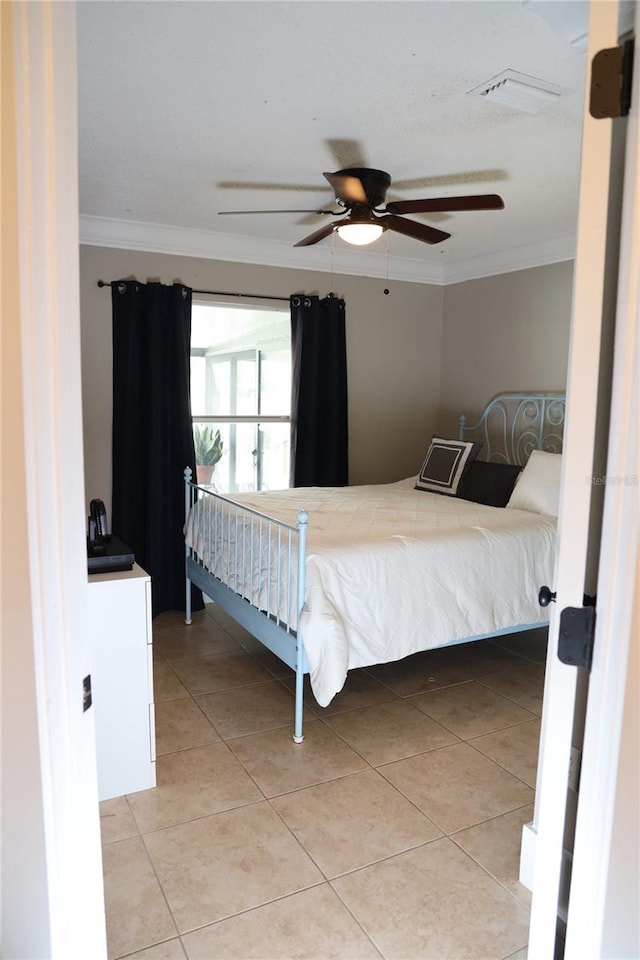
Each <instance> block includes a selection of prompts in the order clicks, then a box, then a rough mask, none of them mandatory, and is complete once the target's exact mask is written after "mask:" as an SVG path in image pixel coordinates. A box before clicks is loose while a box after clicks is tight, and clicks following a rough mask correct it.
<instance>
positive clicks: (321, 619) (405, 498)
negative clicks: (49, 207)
mask: <svg viewBox="0 0 640 960" xmlns="http://www.w3.org/2000/svg"><path fill="white" fill-rule="evenodd" d="M413 482H414V481H413V479H411V480H409V481H407V480H404V481H400V482H398V483H391V484H382V485H376V486H360V487H335V488H334V487H327V488H325V487H304V488H296V489H293V490H281V491H275V492H261V493H259V494H253V495H248V494H243V495H242V497H239V498H234V499H238V500H240V501H241V502H242V503H244V504H247V505H248V506H253V507H255V508H256V509H259V510H261V511H262V512H264V513H266V514H269V515H271V516H273V517H276V518H278V519H281V520H285V521H286V522H287V523H290V524H292V525H295V523H296V516H297V513H298V511H299V510H300V509H302V508H304V509H306V510H307V511H308V513H309V528H308V539H307V566H306V577H307V582H306V603H305V607H304V610H303V614H302V617H301V622H300V630H301V636H302V639H303V643H304V648H305V652H306V655H307V660H308V663H309V667H310V679H311V686H312V689H313V693H314V695H315V697H316V699H317V701H318V703H319V704H320V705H321V706H326V705H327V704H328V703H329V702H330V701H331V699H332V697H334V696H335V694H336V693H338V692H339V691H340V690H341V689H342V686H343V684H344V682H345V679H346V676H347V671H348V670H350V669H352V668H354V667H364V666H371V665H372V664H376V663H384V662H387V661H390V660H398V659H400V658H402V657H405V656H407V655H409V654H411V653H416V652H417V651H420V650H426V649H430V648H435V647H441V646H445V645H447V644H451V643H453V642H455V641H456V640H460V639H462V638H466V637H472V636H477V635H482V634H490V633H494V632H496V631H499V630H504V629H506V628H509V627H514V626H517V625H519V624H529V623H531V624H533V623H537V622H544V620H545V614H544V611H543V610H541V608H540V606H539V605H538V589H539V587H540V586H541V585H542V584H544V583H551V582H552V579H553V564H554V555H555V533H556V520H555V519H554V518H552V517H545V516H541V515H539V514H535V513H530V512H528V511H524V510H512V509H506V508H504V509H501V508H496V507H485V506H482V505H480V504H475V503H470V502H468V501H466V500H460V499H457V498H455V497H446V496H441V495H439V494H435V493H426V492H423V491H418V490H414V489H413ZM187 544H188V545H190V546H193V547H194V548H195V549H196V550H198V552H199V553H200V555H201V556H202V555H203V552H206V550H204V547H203V540H202V537H200V538H199V537H197V536H194V533H193V531H192V530H191V526H190V524H188V525H187Z"/></svg>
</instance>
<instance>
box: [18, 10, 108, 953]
mask: <svg viewBox="0 0 640 960" xmlns="http://www.w3.org/2000/svg"><path fill="white" fill-rule="evenodd" d="M2 7H3V10H2V14H3V27H5V28H7V29H4V30H3V37H2V47H3V54H5V55H8V57H9V59H10V60H11V61H12V62H13V66H14V72H13V75H10V74H9V73H8V72H7V73H5V71H4V70H3V81H7V83H6V87H5V86H4V85H3V108H4V107H5V106H6V105H7V104H8V105H9V110H8V111H7V113H8V115H9V116H8V117H5V116H4V115H3V144H2V149H3V160H4V155H5V151H6V152H7V154H10V156H11V160H10V167H12V168H13V170H14V176H13V187H14V191H15V207H14V204H13V203H12V204H10V205H9V208H8V209H11V211H12V212H13V210H14V209H15V214H16V215H15V218H14V219H12V233H11V235H10V236H9V237H8V238H7V237H6V236H5V233H4V230H5V221H4V212H5V211H4V208H3V240H6V239H9V240H10V243H11V249H12V265H13V271H12V277H11V281H12V283H13V284H14V286H15V288H16V289H17V294H16V296H15V298H14V301H13V302H12V307H13V309H12V312H11V314H10V315H8V316H5V314H4V313H3V318H2V322H3V328H4V326H5V324H7V327H9V328H10V329H11V331H12V334H14V336H13V339H12V343H13V344H14V349H15V351H16V355H17V363H16V367H17V369H16V370H15V380H16V384H17V387H16V393H17V395H16V400H15V405H14V407H13V409H5V408H4V407H3V411H2V420H3V427H4V426H5V424H8V426H9V429H10V431H11V433H12V436H13V437H14V443H13V448H12V449H13V454H14V456H18V457H19V462H18V463H17V464H15V469H16V470H17V471H18V474H19V476H21V477H23V478H24V490H23V491H21V492H22V496H21V497H20V498H18V499H17V501H16V504H15V506H14V508H13V509H14V511H15V513H16V514H19V513H20V507H21V505H22V502H23V501H24V503H25V505H28V509H25V511H24V519H23V520H21V521H20V520H18V521H17V522H16V521H15V518H14V517H12V518H11V520H12V523H15V525H16V531H15V534H14V536H15V539H14V543H13V544H12V545H11V548H12V554H13V558H15V561H14V562H16V563H19V562H20V561H21V560H22V559H23V560H24V567H25V571H28V583H27V585H26V586H25V585H24V583H23V591H22V592H23V595H26V597H27V604H28V605H27V606H26V608H25V607H24V606H23V611H22V618H23V622H26V623H28V624H30V629H29V628H28V627H27V628H26V629H22V630H21V631H20V632H19V633H18V632H17V631H16V633H14V635H13V636H12V637H10V638H7V637H5V636H4V635H3V638H2V640H3V648H4V649H6V647H4V645H5V644H7V646H8V644H9V641H13V642H14V643H16V642H19V643H20V644H21V645H22V648H23V654H24V657H23V662H24V663H28V664H30V665H31V666H30V669H31V672H32V677H33V683H32V687H33V685H35V690H33V689H32V690H31V692H30V694H29V697H30V699H31V702H32V714H33V718H34V736H33V737H31V738H30V739H27V738H25V739H24V741H23V749H24V753H25V761H26V763H27V765H28V766H29V767H30V768H31V767H33V768H34V769H35V770H36V771H37V774H36V777H35V785H34V787H33V789H34V790H37V791H38V797H37V801H38V802H37V803H35V804H34V803H31V802H24V803H23V807H22V810H21V811H20V809H19V808H17V804H15V803H14V804H13V805H12V806H11V808H10V809H12V810H13V811H14V812H17V814H18V815H20V814H21V816H18V817H17V819H16V820H15V821H11V822H10V823H9V824H7V822H6V820H4V821H3V827H5V828H6V827H7V826H8V827H9V831H10V833H11V836H10V838H9V837H7V838H6V840H5V837H4V836H3V850H2V852H3V883H2V888H3V889H2V895H3V917H2V936H3V943H2V952H3V956H7V957H9V956H12V957H26V956H36V955H37V956H38V957H41V956H43V954H42V953H41V952H40V950H41V949H44V945H45V944H46V945H47V946H46V948H47V953H46V956H47V957H51V958H54V960H86V958H87V957H91V958H96V960H102V958H104V957H106V937H105V918H104V893H103V884H102V855H101V844H100V823H99V813H98V791H97V775H96V763H95V737H94V724H93V711H92V710H91V709H89V710H86V711H84V710H83V679H84V678H85V677H86V676H87V675H89V674H90V672H91V663H90V659H89V657H90V645H89V644H88V642H87V636H86V624H87V618H86V599H87V592H88V584H87V568H86V547H85V517H84V509H85V494H84V471H83V447H82V396H81V363H80V304H79V290H80V283H79V239H78V219H79V217H78V209H79V207H78V163H77V94H76V29H75V16H76V10H75V3H58V2H52V0H41V2H32V3H23V2H19V0H18V2H10V3H3V4H2ZM5 97H6V99H5ZM4 134H7V137H6V138H5V136H4ZM3 176H4V173H3ZM3 182H4V181H3ZM3 206H4V198H3ZM16 269H17V273H18V275H17V276H16V275H15V271H16ZM4 332H5V331H4V329H3V336H4ZM12 466H13V465H12V464H5V463H3V470H4V469H8V470H11V469H12ZM3 520H4V518H3ZM12 554H11V553H10V552H8V553H5V544H4V542H3V560H7V557H12ZM10 575H11V571H5V570H4V569H3V585H6V584H8V583H9V577H10ZM7 602H8V605H10V604H12V603H13V602H14V598H13V597H9V598H7ZM3 605H4V598H3ZM3 614H4V609H3ZM3 652H4V651H3ZM22 680H23V677H22V676H20V677H16V678H15V682H16V683H21V682H22ZM14 706H16V709H17V705H14ZM3 708H4V704H3ZM4 745H5V742H4V740H3V747H4ZM12 747H13V749H12V750H11V753H12V754H13V753H14V752H15V744H12ZM12 759H13V757H12ZM3 769H4V765H3ZM10 769H11V771H12V772H13V771H14V769H15V767H14V766H13V765H12V766H11V767H10ZM2 787H3V799H4V798H5V797H7V796H8V797H9V798H12V799H15V798H18V800H19V797H20V795H21V792H23V791H24V782H23V781H22V780H20V779H18V778H16V777H15V776H14V777H13V778H12V779H11V780H9V782H6V778H5V780H4V781H3V785H2ZM31 799H32V798H29V801H31ZM16 808H17V810H16ZM30 831H34V832H35V833H38V834H39V835H40V836H42V838H43V842H42V844H41V846H40V847H39V848H38V849H34V848H33V847H32V848H31V849H30V853H31V854H32V856H31V858H30V859H29V861H28V862H26V863H25V862H24V861H22V860H20V859H19V857H18V856H17V853H18V852H19V850H18V846H17V842H16V836H15V835H14V834H15V833H16V832H17V833H18V834H25V835H28V834H29V832H30ZM9 839H10V843H9V842H7V841H8V840H9ZM18 840H19V837H18ZM5 855H6V856H5ZM7 858H8V859H7ZM43 877H44V878H46V890H47V897H46V902H43V901H42V900H41V901H37V900H36V899H35V898H33V899H32V900H31V901H30V899H29V886H30V884H31V885H33V886H34V887H36V886H38V885H39V884H40V883H41V881H42V878H43ZM14 890H15V891H18V893H17V894H15V893H14ZM12 897H13V900H12ZM12 908H13V909H12ZM35 943H39V944H41V945H42V946H41V947H40V948H39V949H38V952H37V953H34V952H33V951H34V947H33V945H34V944H35Z"/></svg>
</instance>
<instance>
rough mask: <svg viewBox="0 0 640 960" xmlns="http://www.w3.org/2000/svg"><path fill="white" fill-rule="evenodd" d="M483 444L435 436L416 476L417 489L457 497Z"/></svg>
mask: <svg viewBox="0 0 640 960" xmlns="http://www.w3.org/2000/svg"><path fill="white" fill-rule="evenodd" d="M481 446H482V444H481V443H477V442H472V441H466V440H447V439H445V438H444V437H433V439H432V440H431V445H430V447H429V450H428V451H427V455H426V457H425V460H424V463H423V464H422V467H421V468H420V473H419V474H418V476H417V477H416V484H415V489H416V490H427V491H428V492H429V493H444V494H446V495H447V496H449V497H455V496H456V493H457V490H458V484H459V483H460V480H461V478H462V476H463V475H464V472H465V470H466V469H467V466H468V464H469V463H471V461H472V460H474V459H475V458H476V457H477V456H478V451H479V450H480V447H481Z"/></svg>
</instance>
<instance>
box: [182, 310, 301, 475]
mask: <svg viewBox="0 0 640 960" xmlns="http://www.w3.org/2000/svg"><path fill="white" fill-rule="evenodd" d="M191 413H192V417H193V429H194V440H195V444H196V466H197V471H198V480H199V482H201V483H207V484H213V485H214V486H215V488H216V489H217V490H218V491H219V492H220V493H232V492H236V491H238V492H239V491H247V490H276V489H282V488H284V487H288V486H289V439H290V426H289V424H290V419H291V329H290V319H289V310H288V308H286V309H280V310H278V309H273V307H269V308H266V307H260V306H251V307H246V306H238V305H235V304H233V305H231V304H219V303H211V302H197V303H194V304H193V307H192V314H191ZM200 461H203V462H202V463H201V462H200Z"/></svg>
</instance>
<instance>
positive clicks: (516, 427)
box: [184, 392, 565, 743]
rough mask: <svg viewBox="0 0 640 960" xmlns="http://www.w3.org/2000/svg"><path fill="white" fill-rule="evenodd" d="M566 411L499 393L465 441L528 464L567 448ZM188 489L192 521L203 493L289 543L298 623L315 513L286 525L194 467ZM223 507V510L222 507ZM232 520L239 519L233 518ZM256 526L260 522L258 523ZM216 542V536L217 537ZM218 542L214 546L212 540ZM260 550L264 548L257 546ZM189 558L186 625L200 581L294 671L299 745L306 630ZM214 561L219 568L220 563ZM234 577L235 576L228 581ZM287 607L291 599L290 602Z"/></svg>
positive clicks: (537, 396) (463, 429)
mask: <svg viewBox="0 0 640 960" xmlns="http://www.w3.org/2000/svg"><path fill="white" fill-rule="evenodd" d="M564 416H565V396H564V394H563V393H557V392H544V393H542V392H531V393H500V394H498V395H497V396H495V397H494V398H493V399H492V400H491V401H490V402H489V403H488V404H487V406H486V407H485V409H484V411H483V412H482V415H481V416H480V418H479V420H478V421H477V422H476V423H474V424H472V425H471V426H467V423H466V417H465V416H464V414H462V415H461V416H460V418H459V439H462V440H481V441H482V443H483V447H482V449H481V451H480V456H479V459H482V460H493V461H499V462H503V463H514V464H521V465H524V464H525V463H526V461H527V459H528V457H529V454H530V453H531V451H532V450H546V451H548V452H551V453H560V452H561V450H562V434H563V427H564ZM184 488H185V524H186V522H187V520H188V518H189V515H190V512H191V510H192V508H193V506H194V504H195V502H196V501H197V500H198V499H200V498H204V497H214V498H215V500H216V501H218V502H219V504H220V505H221V509H222V510H223V512H224V516H225V523H226V522H232V523H240V524H244V525H245V526H246V525H247V523H249V524H251V525H253V524H254V523H255V524H256V526H257V528H258V529H259V530H260V534H259V537H260V543H261V544H262V542H263V539H262V538H264V542H267V541H268V542H276V543H281V542H284V543H285V544H286V550H285V551H284V552H285V553H286V554H287V555H288V557H289V560H288V562H289V563H291V557H294V558H295V563H296V581H297V582H296V586H295V591H296V596H295V603H296V610H297V614H298V619H297V622H298V624H299V623H300V615H301V613H302V608H303V606H304V600H305V570H306V542H307V527H308V524H309V516H308V514H307V512H306V510H301V511H300V512H299V513H298V516H297V520H298V523H297V525H296V526H291V525H290V524H286V523H283V522H282V521H279V520H276V519H275V518H273V517H269V516H266V515H264V514H261V513H259V512H258V511H256V510H253V509H250V508H249V507H245V506H244V505H242V504H239V503H236V502H235V501H234V500H232V499H230V498H229V497H224V496H221V495H220V494H218V493H216V492H215V491H212V490H210V489H208V488H207V487H204V486H201V485H199V484H197V483H194V482H193V480H192V474H191V469H190V468H188V467H187V468H186V469H185V471H184ZM215 506H216V510H217V506H218V505H217V504H216V505H215ZM230 517H233V520H231V519H229V520H228V519H227V518H230ZM252 529H253V526H252ZM213 541H215V537H213V540H212V541H211V542H213ZM213 545H214V546H215V543H213ZM253 549H254V547H253V544H252V546H251V548H250V553H251V556H250V557H249V561H248V563H249V568H251V566H252V562H253ZM256 549H259V547H258V546H256ZM279 556H280V551H277V556H276V553H274V563H275V562H278V563H280V562H281V561H280V559H278V558H279ZM185 559H186V567H185V572H186V608H185V623H187V624H190V623H191V621H192V613H191V584H192V583H193V584H195V585H196V586H197V587H199V588H200V589H201V590H202V592H203V593H204V594H205V595H206V596H207V597H210V598H211V600H213V601H214V603H217V604H219V606H220V607H222V609H223V610H225V611H226V612H227V613H228V614H229V615H230V616H231V617H233V619H234V620H235V621H236V622H237V623H239V624H240V625H241V626H243V627H244V628H245V630H248V631H249V633H251V634H252V635H253V636H254V637H255V638H256V639H257V640H259V641H260V642H261V643H262V644H264V646H265V647H267V648H268V649H269V650H270V651H271V652H272V653H274V654H275V655H276V656H277V657H279V659H280V660H282V661H283V662H284V663H286V664H287V666H289V667H290V668H291V669H292V670H293V671H294V672H295V708H294V727H293V739H294V741H295V742H296V743H302V741H303V740H304V735H303V730H302V714H303V688H304V686H303V685H304V676H305V674H308V673H309V665H308V663H307V658H306V655H305V651H304V644H303V640H302V636H301V631H300V629H298V630H297V631H296V630H293V629H291V628H290V626H289V624H288V623H286V622H285V621H284V619H283V618H282V617H281V616H280V615H279V613H278V611H279V606H280V605H279V602H276V603H275V605H274V608H273V609H271V610H263V609H261V608H260V607H259V606H257V605H256V604H254V603H253V602H252V601H251V596H247V595H246V594H247V591H246V590H245V591H240V592H239V590H238V585H237V583H236V584H234V583H233V582H231V583H227V582H223V580H222V579H220V577H218V576H216V575H214V574H213V573H212V572H211V571H210V570H209V569H208V568H207V566H206V565H205V563H204V561H203V559H202V558H201V557H199V556H198V554H197V553H196V552H195V550H193V549H191V548H190V547H188V546H187V547H185ZM234 559H235V560H236V561H237V562H238V563H241V564H243V569H244V564H245V563H246V562H247V561H246V558H245V557H244V556H243V557H241V558H239V557H236V558H234ZM212 566H214V567H215V564H213V565H212ZM281 572H282V571H280V570H279V571H278V575H277V578H276V576H274V581H275V580H276V579H277V580H278V582H280V580H281V579H284V581H285V583H288V584H291V583H292V580H293V577H292V572H293V571H292V569H289V570H288V571H285V572H284V577H282V576H281ZM229 579H230V580H232V578H229ZM249 592H250V591H249ZM287 608H288V604H287ZM540 626H544V622H537V623H525V624H514V625H513V626H512V627H508V628H506V629H504V630H500V631H498V632H497V633H486V634H476V635H474V636H470V637H460V638H459V639H456V640H453V641H451V644H449V645H451V646H453V645H455V644H459V643H468V642H470V641H472V640H487V639H490V638H491V637H497V636H502V635H507V634H511V633H517V632H520V631H524V630H533V629H536V628H538V627H540Z"/></svg>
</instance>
